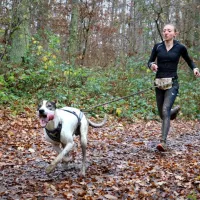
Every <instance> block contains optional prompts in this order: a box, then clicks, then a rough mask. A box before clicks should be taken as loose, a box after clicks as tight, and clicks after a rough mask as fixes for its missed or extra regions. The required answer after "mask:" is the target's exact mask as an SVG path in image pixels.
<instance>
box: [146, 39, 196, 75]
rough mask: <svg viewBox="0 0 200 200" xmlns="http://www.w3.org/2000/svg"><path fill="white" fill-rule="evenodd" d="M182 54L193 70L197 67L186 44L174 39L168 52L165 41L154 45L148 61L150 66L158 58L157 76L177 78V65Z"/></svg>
mask: <svg viewBox="0 0 200 200" xmlns="http://www.w3.org/2000/svg"><path fill="white" fill-rule="evenodd" d="M180 56H182V57H183V59H184V60H185V61H186V62H187V64H188V65H189V67H190V68H191V69H192V70H193V69H194V68H195V64H194V62H193V61H192V60H191V59H190V57H189V55H188V52H187V49H186V47H185V46H184V45H182V44H180V43H179V42H178V41H176V40H174V45H173V47H172V48H171V49H170V50H169V51H168V52H167V50H166V47H165V43H164V42H161V43H158V44H156V45H155V46H154V47H153V50H152V52H151V56H150V59H149V61H148V67H150V66H151V63H152V62H155V60H156V58H157V61H156V63H157V65H158V71H157V73H156V78H170V77H175V78H177V77H178V76H177V67H178V62H179V59H180Z"/></svg>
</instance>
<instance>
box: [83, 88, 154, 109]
mask: <svg viewBox="0 0 200 200" xmlns="http://www.w3.org/2000/svg"><path fill="white" fill-rule="evenodd" d="M155 87H156V86H152V87H150V88H147V89H146V90H142V91H138V92H136V93H133V94H130V95H127V96H123V97H120V98H117V99H113V100H111V101H107V102H105V103H103V104H98V105H96V106H92V107H90V108H89V109H87V110H84V109H83V110H81V111H82V112H89V111H91V110H92V109H94V108H97V107H100V106H105V105H107V104H110V103H113V102H116V101H120V100H122V99H126V98H129V97H131V96H135V95H138V94H142V93H144V92H146V91H149V90H152V89H153V88H155Z"/></svg>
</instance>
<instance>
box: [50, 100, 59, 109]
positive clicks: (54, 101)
mask: <svg viewBox="0 0 200 200" xmlns="http://www.w3.org/2000/svg"><path fill="white" fill-rule="evenodd" d="M51 103H52V104H53V105H54V107H55V109H56V105H57V103H58V101H57V99H56V100H53V101H52V102H51Z"/></svg>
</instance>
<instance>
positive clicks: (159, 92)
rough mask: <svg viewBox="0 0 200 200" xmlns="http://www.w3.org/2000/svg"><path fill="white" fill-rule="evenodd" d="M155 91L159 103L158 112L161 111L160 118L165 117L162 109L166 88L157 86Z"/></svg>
mask: <svg viewBox="0 0 200 200" xmlns="http://www.w3.org/2000/svg"><path fill="white" fill-rule="evenodd" d="M155 91H156V103H157V108H158V113H159V116H160V118H161V119H163V116H162V110H163V103H164V99H165V91H166V90H160V89H158V88H156V89H155Z"/></svg>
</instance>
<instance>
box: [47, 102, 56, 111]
mask: <svg viewBox="0 0 200 200" xmlns="http://www.w3.org/2000/svg"><path fill="white" fill-rule="evenodd" d="M47 108H48V109H49V110H54V109H55V105H54V104H52V103H51V102H47Z"/></svg>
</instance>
